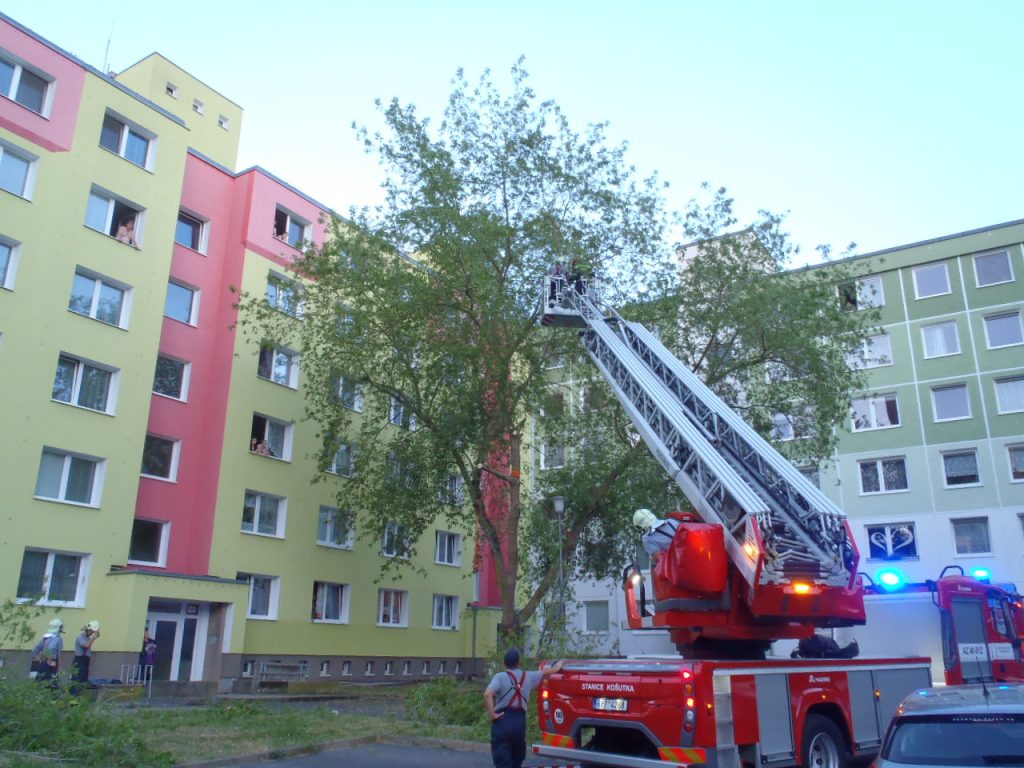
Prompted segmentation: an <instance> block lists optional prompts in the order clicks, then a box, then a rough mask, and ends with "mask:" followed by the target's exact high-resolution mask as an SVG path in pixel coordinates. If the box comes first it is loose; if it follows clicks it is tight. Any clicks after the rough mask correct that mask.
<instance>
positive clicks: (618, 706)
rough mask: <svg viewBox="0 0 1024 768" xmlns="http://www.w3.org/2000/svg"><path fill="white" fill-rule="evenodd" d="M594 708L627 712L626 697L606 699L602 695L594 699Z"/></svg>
mask: <svg viewBox="0 0 1024 768" xmlns="http://www.w3.org/2000/svg"><path fill="white" fill-rule="evenodd" d="M594 709H600V710H603V711H605V712H625V711H626V699H606V698H604V697H603V696H602V697H601V698H599V699H594Z"/></svg>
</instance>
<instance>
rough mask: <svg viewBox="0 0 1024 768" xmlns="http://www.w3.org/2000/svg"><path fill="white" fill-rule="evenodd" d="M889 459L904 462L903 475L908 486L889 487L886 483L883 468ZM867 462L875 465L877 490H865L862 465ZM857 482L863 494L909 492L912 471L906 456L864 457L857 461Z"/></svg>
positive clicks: (882, 494)
mask: <svg viewBox="0 0 1024 768" xmlns="http://www.w3.org/2000/svg"><path fill="white" fill-rule="evenodd" d="M887 461H899V462H902V463H903V475H904V476H905V477H906V479H907V487H906V488H891V489H890V488H887V487H886V485H885V471H884V470H883V468H882V465H883V463H884V462H887ZM865 464H874V465H875V476H876V478H877V479H878V490H877V491H866V490H864V477H863V474H862V472H863V470H862V467H863V466H864V465H865ZM857 482H858V484H859V486H860V495H861V496H884V495H886V494H891V493H907V492H909V491H910V472H909V470H908V468H907V458H906V456H883V457H881V458H877V459H862V460H860V461H858V462H857Z"/></svg>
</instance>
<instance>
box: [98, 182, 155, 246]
mask: <svg viewBox="0 0 1024 768" xmlns="http://www.w3.org/2000/svg"><path fill="white" fill-rule="evenodd" d="M85 226H87V227H89V228H90V229H95V230H96V231H97V232H102V233H103V234H105V235H110V237H113V238H114V239H116V240H119V241H120V242H122V243H126V244H128V245H132V246H136V247H138V245H139V244H140V243H139V238H140V237H141V236H142V210H141V209H140V208H138V207H136V206H134V205H131V204H129V203H127V202H125V201H123V200H120V199H118V198H116V197H115V196H114V195H112V194H111V193H109V192H106V191H104V190H102V189H99V188H98V187H93V189H92V190H91V191H90V192H89V202H88V204H87V206H86V208H85Z"/></svg>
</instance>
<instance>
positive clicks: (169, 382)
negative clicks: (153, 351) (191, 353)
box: [153, 355, 192, 400]
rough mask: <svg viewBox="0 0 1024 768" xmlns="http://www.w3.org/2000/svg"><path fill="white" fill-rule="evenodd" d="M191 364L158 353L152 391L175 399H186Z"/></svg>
mask: <svg viewBox="0 0 1024 768" xmlns="http://www.w3.org/2000/svg"><path fill="white" fill-rule="evenodd" d="M191 371H192V364H191V363H186V362H184V361H182V360H176V359H174V358H173V357H166V356H165V355H158V356H157V358H156V373H155V374H154V375H153V392H154V393H156V394H158V395H163V396H164V397H172V398H174V399H175V400H188V381H189V375H190V374H191Z"/></svg>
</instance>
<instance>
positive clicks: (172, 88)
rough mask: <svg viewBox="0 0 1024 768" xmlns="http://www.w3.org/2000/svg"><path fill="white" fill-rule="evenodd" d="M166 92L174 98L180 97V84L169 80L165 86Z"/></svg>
mask: <svg viewBox="0 0 1024 768" xmlns="http://www.w3.org/2000/svg"><path fill="white" fill-rule="evenodd" d="M164 93H166V94H167V95H168V96H170V97H171V98H172V99H176V98H178V86H176V85H175V84H174V83H172V82H171V81H170V80H168V81H167V85H165V86H164Z"/></svg>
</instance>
